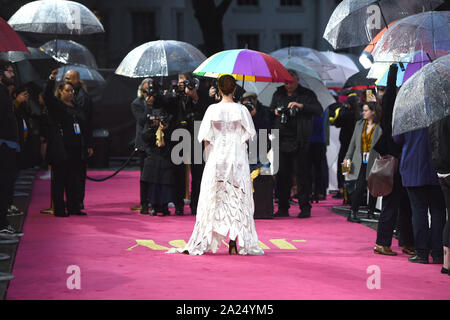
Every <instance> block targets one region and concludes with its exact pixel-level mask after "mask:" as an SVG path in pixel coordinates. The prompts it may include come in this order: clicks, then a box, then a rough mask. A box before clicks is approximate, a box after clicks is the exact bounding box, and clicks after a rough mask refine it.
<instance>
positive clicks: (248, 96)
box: [242, 91, 273, 168]
mask: <svg viewBox="0 0 450 320" xmlns="http://www.w3.org/2000/svg"><path fill="white" fill-rule="evenodd" d="M242 104H243V105H244V106H245V107H247V109H248V111H249V112H250V114H251V116H252V119H253V124H254V125H255V129H256V136H255V137H254V139H255V140H256V143H257V159H258V165H257V166H260V160H261V159H259V141H258V140H257V139H258V138H259V130H261V129H265V130H267V134H270V130H271V129H272V121H273V113H272V112H271V111H270V109H269V108H268V107H266V106H264V105H263V104H262V103H261V102H259V101H258V96H257V95H256V93H254V92H250V91H249V92H246V93H244V94H243V95H242ZM267 143H269V139H268V137H267ZM267 147H268V149H269V145H267ZM267 151H268V150H267ZM250 167H252V163H250ZM255 168H256V167H255Z"/></svg>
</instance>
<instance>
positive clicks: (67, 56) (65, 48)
mask: <svg viewBox="0 0 450 320" xmlns="http://www.w3.org/2000/svg"><path fill="white" fill-rule="evenodd" d="M40 49H41V50H42V51H43V52H45V53H46V54H48V55H49V56H51V57H53V58H54V59H55V60H56V61H58V62H61V63H64V64H80V65H85V66H88V67H91V68H94V69H96V68H97V62H96V61H95V58H94V55H93V54H92V53H91V52H90V51H89V49H88V48H86V47H85V46H83V45H81V44H79V43H77V42H75V41H72V40H52V41H49V42H46V43H45V44H43V45H42V46H41V48H40Z"/></svg>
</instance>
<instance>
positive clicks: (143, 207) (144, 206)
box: [141, 203, 148, 214]
mask: <svg viewBox="0 0 450 320" xmlns="http://www.w3.org/2000/svg"><path fill="white" fill-rule="evenodd" d="M141 214H148V204H146V203H143V204H142V205H141Z"/></svg>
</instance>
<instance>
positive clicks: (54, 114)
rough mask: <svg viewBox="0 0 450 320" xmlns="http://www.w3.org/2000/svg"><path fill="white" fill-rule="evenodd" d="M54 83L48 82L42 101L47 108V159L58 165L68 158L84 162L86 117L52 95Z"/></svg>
mask: <svg viewBox="0 0 450 320" xmlns="http://www.w3.org/2000/svg"><path fill="white" fill-rule="evenodd" d="M54 88H55V81H54V80H48V82H47V85H46V88H45V90H44V101H45V104H46V105H47V108H48V114H49V128H48V146H47V157H48V160H49V162H50V163H51V164H58V163H60V162H62V161H64V160H67V159H69V158H71V159H79V160H86V159H87V149H88V145H87V143H86V141H88V139H89V138H88V136H87V135H88V132H87V125H86V116H85V115H84V113H83V111H82V110H81V108H80V107H79V106H78V105H77V104H76V103H75V107H69V106H67V105H66V104H65V103H64V102H62V101H61V100H60V99H58V98H56V97H55V95H54ZM75 123H78V125H79V127H80V131H81V134H76V132H75V128H74V124H75Z"/></svg>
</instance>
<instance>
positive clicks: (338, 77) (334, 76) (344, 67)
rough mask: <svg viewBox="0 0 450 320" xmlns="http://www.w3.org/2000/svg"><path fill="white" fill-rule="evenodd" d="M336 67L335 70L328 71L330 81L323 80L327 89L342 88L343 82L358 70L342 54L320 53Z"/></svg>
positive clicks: (349, 59)
mask: <svg viewBox="0 0 450 320" xmlns="http://www.w3.org/2000/svg"><path fill="white" fill-rule="evenodd" d="M321 53H322V54H324V55H325V56H326V57H327V58H328V59H330V61H331V62H332V63H333V64H334V65H335V66H336V69H332V70H329V71H328V74H329V75H330V77H331V79H330V80H325V85H326V86H327V87H333V88H342V87H343V86H344V84H345V82H346V81H347V80H348V78H350V77H351V76H352V75H354V74H355V73H358V72H359V71H360V70H359V68H358V67H357V65H356V64H355V63H354V62H353V60H352V59H351V58H349V57H348V56H346V55H344V54H340V53H335V52H332V51H321Z"/></svg>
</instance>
